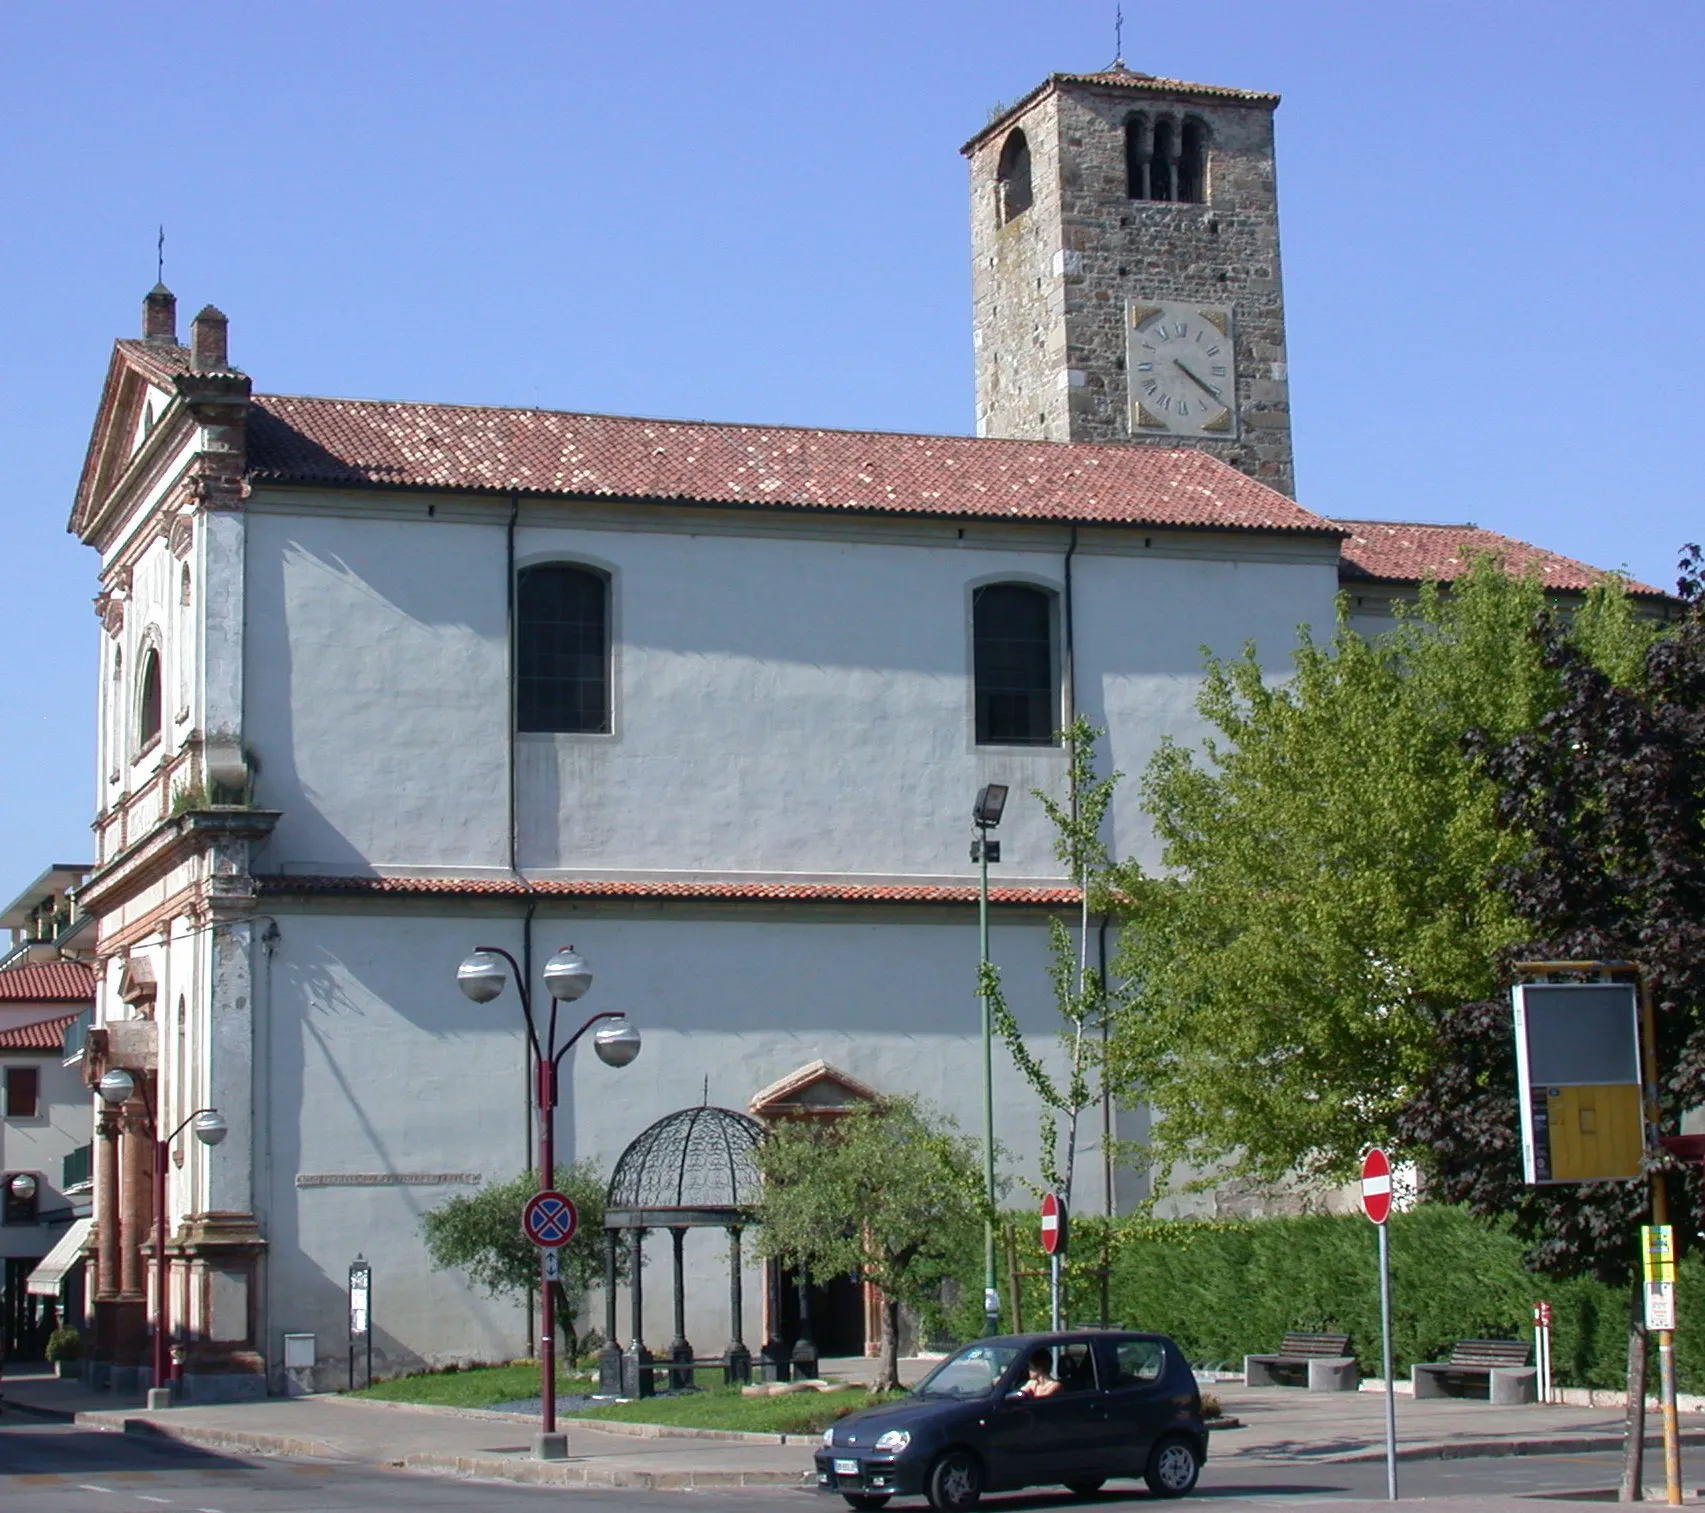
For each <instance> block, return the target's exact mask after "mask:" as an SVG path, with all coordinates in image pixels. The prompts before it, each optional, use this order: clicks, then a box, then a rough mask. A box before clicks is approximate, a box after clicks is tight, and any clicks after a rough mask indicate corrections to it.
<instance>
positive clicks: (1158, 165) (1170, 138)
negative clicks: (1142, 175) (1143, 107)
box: [1149, 116, 1178, 200]
mask: <svg viewBox="0 0 1705 1513" xmlns="http://www.w3.org/2000/svg"><path fill="white" fill-rule="evenodd" d="M1177 140H1178V136H1177V132H1176V130H1175V129H1174V127H1173V124H1172V117H1171V116H1161V117H1159V118H1158V119H1157V120H1156V121H1155V123H1154V152H1153V154H1152V155H1151V156H1150V158H1149V198H1150V199H1151V200H1172V199H1176V198H1177V195H1176V194H1174V193H1173V189H1172V170H1173V167H1174V164H1175V161H1176V159H1175V155H1174V154H1175V145H1176V143H1177Z"/></svg>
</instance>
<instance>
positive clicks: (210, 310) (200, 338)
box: [189, 305, 231, 373]
mask: <svg viewBox="0 0 1705 1513" xmlns="http://www.w3.org/2000/svg"><path fill="white" fill-rule="evenodd" d="M226 325H227V321H226V319H225V317H224V315H223V314H222V313H221V312H220V311H219V310H217V309H215V308H214V307H213V306H212V305H203V306H202V307H201V313H200V314H199V315H197V316H196V318H195V319H194V320H193V321H191V322H190V326H189V346H190V360H189V365H190V369H191V371H193V372H196V373H223V372H225V371H226V370H227V369H228V368H229V367H230V366H231V364H230V361H229V359H228V358H227V357H226V355H225V327H226Z"/></svg>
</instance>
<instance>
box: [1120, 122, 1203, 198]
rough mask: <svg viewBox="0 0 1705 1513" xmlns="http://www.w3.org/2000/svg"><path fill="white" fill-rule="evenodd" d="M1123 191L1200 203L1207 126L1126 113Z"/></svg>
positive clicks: (1127, 194)
mask: <svg viewBox="0 0 1705 1513" xmlns="http://www.w3.org/2000/svg"><path fill="white" fill-rule="evenodd" d="M1125 194H1126V196H1127V198H1129V199H1133V200H1177V201H1179V202H1181V203H1183V204H1191V205H1194V204H1200V203H1201V202H1202V201H1203V200H1205V199H1206V198H1207V197H1208V128H1207V125H1206V123H1205V122H1203V121H1201V120H1199V119H1198V118H1197V117H1195V116H1186V117H1185V118H1184V120H1183V122H1182V123H1180V122H1179V121H1178V120H1176V119H1175V118H1174V117H1172V116H1168V115H1157V116H1156V117H1155V118H1154V119H1153V120H1152V121H1151V120H1150V119H1149V118H1148V116H1147V115H1146V114H1145V113H1143V112H1142V111H1135V112H1133V113H1132V114H1130V115H1128V116H1126V117H1125Z"/></svg>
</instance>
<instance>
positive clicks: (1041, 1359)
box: [1018, 1350, 1060, 1397]
mask: <svg viewBox="0 0 1705 1513" xmlns="http://www.w3.org/2000/svg"><path fill="white" fill-rule="evenodd" d="M1052 1365H1053V1358H1052V1357H1051V1356H1050V1355H1049V1354H1048V1352H1047V1351H1046V1350H1032V1351H1031V1352H1030V1359H1029V1361H1028V1362H1027V1363H1026V1368H1027V1369H1028V1371H1029V1372H1030V1375H1029V1376H1028V1377H1027V1378H1026V1379H1025V1382H1024V1385H1023V1386H1022V1387H1020V1388H1019V1389H1018V1390H1019V1393H1020V1395H1021V1396H1024V1397H1052V1396H1053V1395H1054V1394H1055V1393H1056V1392H1058V1391H1059V1390H1060V1383H1059V1380H1058V1378H1056V1377H1055V1375H1054V1373H1053V1371H1052V1370H1051V1369H1050V1368H1051V1367H1052Z"/></svg>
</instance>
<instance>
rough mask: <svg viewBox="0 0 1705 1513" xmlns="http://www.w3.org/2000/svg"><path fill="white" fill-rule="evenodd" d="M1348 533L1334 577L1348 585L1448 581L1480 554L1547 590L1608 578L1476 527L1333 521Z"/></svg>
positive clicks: (1639, 587)
mask: <svg viewBox="0 0 1705 1513" xmlns="http://www.w3.org/2000/svg"><path fill="white" fill-rule="evenodd" d="M1332 523H1333V524H1334V525H1337V526H1342V527H1343V529H1345V530H1346V531H1348V532H1349V533H1350V535H1349V539H1348V540H1346V541H1345V542H1343V544H1342V545H1341V546H1340V548H1339V552H1340V554H1341V558H1342V561H1341V562H1340V565H1339V569H1338V576H1339V577H1340V578H1341V579H1343V580H1344V581H1345V582H1346V583H1354V582H1376V583H1405V584H1407V583H1421V582H1424V581H1426V580H1427V579H1434V580H1436V581H1437V582H1440V583H1451V582H1454V581H1455V580H1456V579H1457V578H1460V577H1461V576H1462V575H1463V574H1464V573H1466V572H1467V571H1468V569H1469V565H1470V563H1471V562H1472V560H1473V559H1474V558H1475V557H1477V556H1481V555H1486V556H1490V557H1493V558H1495V559H1496V560H1497V562H1498V563H1499V565H1500V566H1501V567H1503V568H1504V569H1505V571H1506V572H1514V573H1526V572H1532V571H1535V570H1537V571H1538V573H1539V575H1540V578H1541V579H1542V580H1543V581H1544V584H1545V586H1546V587H1547V588H1555V589H1564V590H1567V589H1574V590H1579V591H1584V590H1586V589H1589V588H1591V587H1593V586H1594V585H1595V584H1598V583H1602V582H1604V580H1605V579H1606V578H1608V577H1609V576H1610V574H1609V573H1606V572H1603V571H1602V570H1600V569H1599V568H1596V567H1588V566H1587V564H1586V563H1584V562H1576V561H1575V560H1574V558H1572V557H1560V556H1558V554H1557V553H1556V552H1548V551H1546V550H1545V548H1544V547H1540V546H1530V545H1529V544H1528V543H1527V542H1525V541H1517V540H1516V539H1515V538H1514V537H1512V536H1500V535H1499V534H1498V533H1497V532H1496V531H1487V530H1482V529H1481V528H1480V527H1479V526H1477V525H1423V524H1418V523H1416V522H1414V521H1408V520H1334V521H1333V522H1332ZM1628 591H1629V592H1630V593H1633V594H1639V595H1642V596H1651V597H1653V598H1667V597H1668V596H1667V595H1666V594H1665V593H1664V592H1663V590H1662V589H1657V588H1652V587H1650V586H1649V585H1647V584H1644V583H1635V582H1632V581H1630V582H1629V584H1628Z"/></svg>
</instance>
